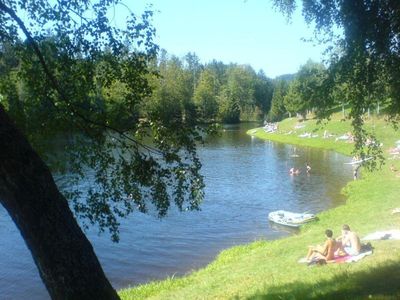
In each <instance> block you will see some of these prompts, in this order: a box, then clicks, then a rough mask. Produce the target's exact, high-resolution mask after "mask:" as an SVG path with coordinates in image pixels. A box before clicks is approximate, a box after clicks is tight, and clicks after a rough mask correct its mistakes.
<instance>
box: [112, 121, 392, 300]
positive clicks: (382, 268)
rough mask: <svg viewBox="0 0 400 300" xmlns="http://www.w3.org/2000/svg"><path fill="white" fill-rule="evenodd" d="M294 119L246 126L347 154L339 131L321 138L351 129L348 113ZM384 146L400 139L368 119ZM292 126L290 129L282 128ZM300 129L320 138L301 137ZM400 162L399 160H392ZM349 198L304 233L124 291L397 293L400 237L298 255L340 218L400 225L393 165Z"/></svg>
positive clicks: (315, 295) (152, 295)
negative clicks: (346, 251)
mask: <svg viewBox="0 0 400 300" xmlns="http://www.w3.org/2000/svg"><path fill="white" fill-rule="evenodd" d="M296 123H297V121H296V120H295V119H286V120H284V121H282V122H281V123H280V124H279V130H278V132H277V133H274V134H267V133H265V132H264V130H262V129H257V130H254V129H253V130H250V131H249V133H251V134H252V135H255V136H257V137H259V138H263V139H270V140H274V141H278V142H283V143H290V144H297V145H305V146H311V147H318V148H323V149H332V150H335V151H337V152H340V153H344V154H348V155H350V154H351V152H352V147H353V146H352V144H349V143H346V142H341V141H337V142H335V138H330V139H322V138H320V137H322V135H323V133H324V131H325V130H327V132H329V133H330V134H335V135H337V136H338V135H341V134H343V133H345V132H348V131H350V130H351V127H350V124H349V122H348V121H341V120H340V119H339V117H337V118H333V119H332V120H331V121H330V122H329V123H328V124H326V125H325V126H324V127H321V126H319V125H317V124H316V122H315V121H314V120H309V121H306V122H304V125H305V126H304V128H301V129H299V130H296V132H294V126H295V125H296ZM366 128H367V129H368V130H370V131H373V132H374V133H375V134H376V135H377V136H378V137H379V139H380V141H381V142H382V143H383V148H384V150H385V153H387V152H386V150H387V149H388V148H389V147H392V146H393V145H394V142H395V141H397V140H400V132H396V131H395V130H394V129H393V128H392V127H391V126H390V125H388V124H386V123H385V122H384V120H382V119H376V118H375V119H370V120H368V121H366ZM290 131H292V133H291V134H285V133H288V132H290ZM303 132H313V133H315V134H318V135H319V137H317V138H299V137H298V135H299V134H301V133H303ZM388 162H389V164H393V165H394V166H395V167H396V168H397V169H400V160H397V159H396V160H390V161H388ZM343 193H345V195H346V196H347V201H346V204H344V205H342V206H339V207H337V208H334V209H331V210H329V211H325V212H322V213H320V214H319V215H318V217H319V221H318V222H314V223H310V224H308V225H306V226H304V227H303V228H302V229H301V231H300V234H298V235H295V236H292V237H288V238H284V239H279V240H274V241H258V242H254V243H251V244H248V245H244V246H237V247H233V248H231V249H227V250H225V251H223V252H221V253H220V255H219V256H218V257H217V258H216V259H215V261H214V262H212V263H210V264H209V265H208V266H207V267H205V268H203V269H201V270H198V271H196V272H193V273H191V274H188V275H187V276H184V277H181V278H169V279H167V280H163V281H160V282H152V283H149V284H145V285H141V286H137V287H135V288H132V289H125V290H121V291H119V294H120V296H121V297H122V298H123V299H367V298H368V299H400V284H399V283H400V267H399V266H400V241H391V240H384V241H373V242H372V246H373V247H374V253H373V255H371V256H368V257H366V258H364V259H363V260H362V261H360V262H357V263H344V264H328V265H324V266H312V267H308V266H306V265H304V264H299V263H297V260H298V259H299V258H301V257H304V255H305V253H306V249H307V246H308V245H313V244H316V243H320V242H322V241H323V240H324V234H323V232H324V231H325V229H327V228H331V229H332V230H333V231H334V234H335V235H337V234H339V231H340V227H341V225H342V224H345V223H346V224H349V225H350V226H351V227H352V228H353V229H354V230H355V231H356V232H358V233H359V235H360V236H363V235H366V234H367V233H370V232H373V231H377V230H385V229H400V214H391V211H392V209H393V208H395V207H400V177H397V176H396V174H395V173H394V172H392V171H390V170H389V166H388V164H386V165H384V166H383V168H382V169H381V170H380V171H375V172H373V173H368V172H363V179H362V180H357V181H353V182H350V183H349V184H348V185H347V186H346V187H345V188H344V190H343Z"/></svg>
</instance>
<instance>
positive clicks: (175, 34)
mask: <svg viewBox="0 0 400 300" xmlns="http://www.w3.org/2000/svg"><path fill="white" fill-rule="evenodd" d="M138 2H139V1H137V2H133V1H132V4H130V6H131V5H132V6H135V8H134V7H132V9H133V10H134V11H137V8H140V9H142V8H143V7H144V5H145V4H152V5H153V9H154V10H156V11H157V12H156V13H155V15H154V22H153V24H154V26H155V28H156V30H157V39H156V41H157V43H158V44H159V45H160V47H161V48H164V49H166V50H167V51H168V53H170V54H174V55H177V56H180V57H182V56H183V55H185V54H186V53H187V52H195V53H196V54H197V55H198V56H199V58H200V59H201V62H202V63H206V62H209V61H211V60H212V59H217V60H221V61H223V62H224V63H230V62H233V63H238V64H249V65H251V66H252V67H253V68H254V69H255V70H256V71H258V70H259V69H263V70H264V72H265V74H266V75H267V76H269V77H272V78H273V77H275V76H277V75H281V74H287V73H294V72H296V71H297V70H298V69H299V67H300V66H301V65H303V64H304V63H306V61H307V60H308V59H312V60H314V61H322V59H323V57H322V52H323V49H324V47H323V46H320V45H314V44H313V43H310V42H304V41H302V38H306V39H308V38H311V37H313V28H311V27H308V26H307V25H306V23H305V21H304V19H303V17H302V16H301V12H300V11H299V10H298V11H297V12H296V14H295V15H294V17H293V19H292V20H291V22H289V23H288V22H287V20H286V18H285V17H284V16H283V15H282V14H281V13H279V12H278V11H275V9H274V8H273V7H272V3H271V1H269V0H186V1H185V0H158V1H156V0H148V1H141V2H140V4H139V3H138Z"/></svg>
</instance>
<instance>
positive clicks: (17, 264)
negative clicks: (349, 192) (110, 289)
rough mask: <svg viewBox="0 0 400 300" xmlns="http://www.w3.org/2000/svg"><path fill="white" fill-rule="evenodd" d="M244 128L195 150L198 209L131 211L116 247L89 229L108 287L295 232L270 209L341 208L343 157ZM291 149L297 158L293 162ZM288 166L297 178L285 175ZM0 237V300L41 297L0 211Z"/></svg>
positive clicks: (347, 172)
mask: <svg viewBox="0 0 400 300" xmlns="http://www.w3.org/2000/svg"><path fill="white" fill-rule="evenodd" d="M251 126H254V125H252V124H250V125H247V126H246V125H241V126H227V127H225V130H223V131H221V136H219V137H210V138H208V140H207V144H206V145H205V146H204V147H200V149H199V155H200V157H201V159H202V162H203V171H202V172H203V174H204V176H205V181H206V190H205V192H206V198H205V201H204V203H203V204H202V206H201V208H202V210H201V211H199V212H186V213H179V212H178V211H177V210H176V209H172V210H171V211H170V213H169V215H168V216H167V217H166V218H165V219H163V220H159V219H157V218H155V217H153V216H149V215H143V214H140V213H135V214H133V215H132V216H130V217H129V218H128V219H126V220H122V221H121V242H120V243H119V244H113V243H111V242H110V239H109V237H108V236H107V235H102V236H98V235H97V231H96V229H91V230H90V231H89V232H88V236H89V239H90V240H91V241H92V243H93V245H94V248H95V251H96V253H97V255H98V256H99V259H100V261H101V263H102V265H103V267H104V270H105V272H106V273H107V276H108V278H109V279H110V280H111V282H112V283H113V285H114V287H116V288H121V287H126V286H129V285H134V284H138V283H142V282H146V281H149V280H153V279H161V278H165V277H166V276H172V275H174V274H175V275H181V274H185V273H187V272H190V271H191V270H194V269H197V268H199V267H201V266H204V265H205V264H207V263H208V262H210V261H211V260H212V259H213V258H214V257H215V256H216V255H217V254H218V252H219V251H221V250H222V249H225V248H227V247H230V246H233V245H237V244H242V243H247V242H251V241H254V240H258V239H275V238H278V237H282V236H287V235H291V234H294V233H295V232H296V231H293V230H290V229H288V228H286V227H281V226H279V227H277V226H276V225H273V224H271V223H269V222H268V220H267V215H268V213H269V212H271V211H273V210H278V209H286V210H292V211H298V212H304V211H309V212H312V213H318V212H320V211H322V210H325V209H327V208H330V207H334V206H337V205H339V204H341V203H343V200H344V199H343V197H342V196H341V195H340V189H341V188H342V187H343V186H344V185H345V183H346V182H347V181H349V180H351V178H352V172H351V166H348V165H344V164H343V163H344V162H345V161H346V158H345V157H344V156H342V155H339V154H336V153H332V152H328V151H321V150H316V149H311V148H300V147H296V150H295V149H294V146H291V145H285V144H279V143H273V142H269V141H263V140H259V139H255V138H252V137H250V136H248V135H246V134H245V132H246V130H247V129H248V128H251ZM294 152H295V153H297V154H298V155H299V156H298V157H292V156H291V155H292V154H293V153H294ZM307 162H308V163H309V164H310V165H311V167H312V171H311V174H310V175H307V174H306V172H305V165H306V163H307ZM292 166H293V167H295V168H299V169H301V170H302V173H300V175H298V176H290V175H289V173H288V170H289V169H290V168H291V167H292ZM85 184H87V183H85V182H83V183H82V186H85ZM0 235H1V237H2V242H1V243H0V282H1V285H0V298H1V299H4V298H5V299H7V298H12V299H21V298H29V299H43V298H48V296H47V293H46V291H45V289H44V287H43V285H42V283H41V281H40V278H39V276H38V274H37V271H36V267H35V266H34V263H33V260H32V258H31V256H30V253H29V252H28V251H27V249H26V246H25V245H24V243H23V240H22V239H21V237H20V236H19V234H18V232H17V230H16V228H15V226H14V225H13V223H12V222H11V220H10V219H9V217H8V216H7V214H6V212H5V211H4V210H3V209H2V208H1V209H0Z"/></svg>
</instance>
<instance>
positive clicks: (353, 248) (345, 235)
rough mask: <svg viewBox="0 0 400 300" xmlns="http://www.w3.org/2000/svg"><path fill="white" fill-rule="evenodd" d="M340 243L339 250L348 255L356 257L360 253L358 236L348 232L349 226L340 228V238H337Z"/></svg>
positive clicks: (345, 225)
mask: <svg viewBox="0 0 400 300" xmlns="http://www.w3.org/2000/svg"><path fill="white" fill-rule="evenodd" d="M338 241H340V242H341V245H340V247H339V250H342V251H344V252H346V253H347V254H348V255H352V256H353V255H358V254H360V251H361V242H360V238H359V237H358V235H357V234H356V233H355V232H353V231H351V230H350V227H349V225H347V224H344V225H343V226H342V236H341V237H339V238H338Z"/></svg>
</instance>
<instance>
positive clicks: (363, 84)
mask: <svg viewBox="0 0 400 300" xmlns="http://www.w3.org/2000/svg"><path fill="white" fill-rule="evenodd" d="M273 3H274V5H275V6H276V7H277V8H278V9H280V10H281V11H282V12H283V13H285V14H286V15H287V16H289V17H290V16H291V14H292V13H293V12H294V10H295V9H296V6H297V4H298V2H297V1H295V0H288V1H282V0H274V1H273ZM301 3H302V13H303V16H304V18H305V20H306V21H307V22H308V23H309V24H313V25H314V26H315V33H316V38H317V40H319V41H321V42H329V44H330V46H329V48H328V49H327V51H328V53H329V62H328V64H329V66H328V69H327V71H328V76H327V77H326V79H325V80H324V81H323V84H322V85H321V87H322V90H323V92H324V93H323V94H324V95H325V99H323V101H322V102H321V104H320V105H319V106H318V107H316V108H317V113H318V115H319V117H322V118H323V117H327V116H329V111H330V110H329V108H330V107H332V106H334V105H336V104H337V100H335V97H331V96H332V95H333V94H334V90H335V89H336V87H337V86H342V87H344V86H347V87H348V89H347V94H346V99H347V101H348V104H349V106H350V114H349V117H350V118H351V119H352V124H353V127H354V129H355V134H356V148H357V149H359V150H360V151H361V154H362V155H364V154H365V153H364V152H363V151H362V148H363V145H364V144H365V141H366V137H367V136H369V135H371V133H368V132H366V131H365V130H364V128H363V114H364V112H365V111H366V110H368V108H369V107H370V106H371V101H373V100H374V102H376V101H375V99H373V96H375V97H379V98H380V99H381V101H384V102H385V106H386V112H387V114H388V116H390V119H391V120H393V121H394V122H395V123H397V122H398V121H399V113H400V93H399V89H400V76H399V75H400V74H399V72H400V44H399V35H400V26H399V24H400V4H399V3H398V1H391V0H385V1H364V0H334V1H332V0H303V1H301ZM378 82H379V84H378ZM367 151H368V152H371V151H372V152H371V154H373V153H375V154H376V155H378V156H379V151H378V150H377V149H369V150H367ZM372 164H373V163H372Z"/></svg>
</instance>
